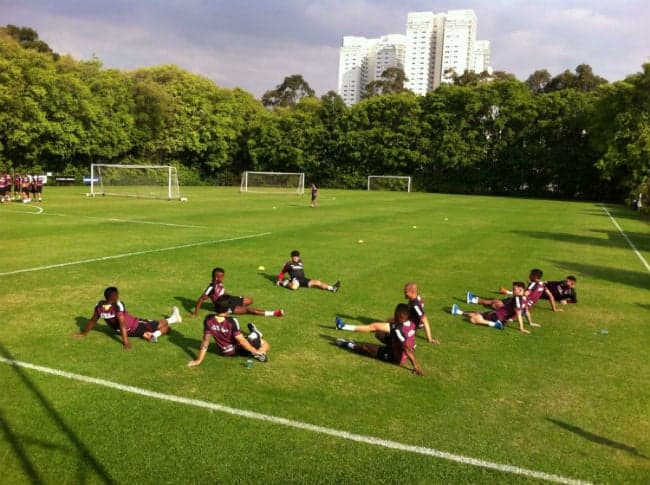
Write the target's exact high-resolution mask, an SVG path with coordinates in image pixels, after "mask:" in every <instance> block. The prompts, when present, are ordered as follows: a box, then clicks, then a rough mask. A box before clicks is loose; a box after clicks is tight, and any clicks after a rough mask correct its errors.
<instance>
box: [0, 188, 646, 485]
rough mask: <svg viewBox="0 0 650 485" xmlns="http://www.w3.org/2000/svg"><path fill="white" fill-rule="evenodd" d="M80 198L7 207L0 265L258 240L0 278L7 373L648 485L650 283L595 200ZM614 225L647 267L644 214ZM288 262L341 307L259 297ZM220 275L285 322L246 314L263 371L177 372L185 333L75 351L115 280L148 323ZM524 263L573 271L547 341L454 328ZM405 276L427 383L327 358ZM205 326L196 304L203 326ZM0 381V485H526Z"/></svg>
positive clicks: (389, 298) (163, 408)
mask: <svg viewBox="0 0 650 485" xmlns="http://www.w3.org/2000/svg"><path fill="white" fill-rule="evenodd" d="M83 192H84V189H83V188H79V187H77V188H75V187H72V188H47V189H46V191H45V194H44V195H45V197H46V200H45V202H43V203H42V204H38V205H39V206H41V207H43V208H44V212H43V213H41V214H35V212H37V209H36V207H35V206H34V205H29V206H28V205H21V204H10V205H3V206H1V207H0V214H1V215H0V217H1V218H2V234H3V235H2V248H3V252H2V256H1V259H0V261H1V262H2V264H1V269H0V272H2V273H8V272H12V271H18V270H21V269H26V268H38V267H42V266H48V265H56V264H61V263H65V262H74V261H80V260H86V259H96V258H101V257H103V256H110V255H118V254H127V253H133V252H145V251H149V250H154V249H160V248H166V247H175V246H182V245H191V244H196V243H202V242H206V241H220V240H225V239H230V238H237V237H242V236H255V235H257V234H262V233H266V232H270V233H271V234H268V235H263V236H259V237H251V238H248V239H238V240H232V241H224V242H215V243H211V244H205V245H194V246H189V247H185V248H180V249H175V250H170V251H157V252H145V253H143V254H139V255H135V256H128V257H124V258H121V259H111V260H103V261H94V262H88V263H83V264H75V265H69V266H63V267H56V268H51V269H42V270H38V271H31V272H21V273H18V274H9V275H4V276H3V277H2V280H3V289H2V291H1V292H0V355H1V356H2V357H5V358H10V359H16V360H20V361H24V362H30V363H33V364H37V365H41V366H46V367H51V368H54V369H60V370H64V371H67V372H73V373H77V374H82V375H85V376H91V377H97V378H101V379H105V380H110V381H113V382H117V383H120V384H126V385H132V386H137V387H139V388H143V389H147V390H151V391H156V392H160V393H166V394H172V395H175V396H181V397H187V398H193V399H199V400H204V401H209V402H213V403H218V404H222V405H226V406H231V407H234V408H238V409H245V410H252V411H257V412H259V413H264V414H268V415H272V416H277V417H283V418H288V419H292V420H296V421H300V422H305V423H310V424H314V425H319V426H324V427H329V428H334V429H337V430H343V431H347V432H351V433H357V434H361V435H367V436H373V437H376V438H380V439H384V440H392V441H396V442H399V443H403V444H409V445H417V446H424V447H429V448H434V449H437V450H442V451H446V452H450V453H455V454H460V455H465V456H469V457H473V458H477V459H480V460H486V461H491V462H496V463H502V464H510V465H514V466H518V467H523V468H527V469H531V470H536V471H540V472H545V473H549V474H557V475H561V476H565V477H570V478H575V479H581V480H586V481H592V482H597V483H611V484H619V483H647V482H648V478H649V477H650V439H649V437H650V387H649V386H648V382H650V364H649V362H650V359H648V350H647V349H648V345H649V343H650V327H649V326H648V321H649V320H650V319H649V316H650V311H649V310H650V303H649V302H650V274H649V273H648V272H647V270H646V269H645V267H644V266H643V264H642V263H641V261H640V260H639V259H638V257H637V256H636V255H635V254H634V252H633V251H632V250H631V249H630V247H629V245H628V243H627V242H626V241H625V239H624V238H623V237H622V236H621V235H620V233H619V232H618V230H617V229H616V227H615V226H614V225H613V223H612V221H611V220H610V219H609V217H608V216H607V215H606V214H605V213H604V211H603V210H602V208H601V207H600V206H599V205H597V204H585V203H571V202H556V201H539V200H520V199H505V198H487V197H468V196H451V195H440V194H417V193H414V194H404V193H365V192H346V191H333V190H326V189H323V190H321V198H320V207H319V208H317V209H310V208H309V207H308V206H309V201H308V197H307V196H305V197H297V196H280V195H253V194H247V195H241V194H239V193H238V192H237V191H236V190H235V189H217V188H214V189H213V188H201V189H199V188H195V189H194V188H187V189H184V194H183V195H186V196H187V197H189V202H187V203H179V202H164V201H148V200H128V199H121V198H109V197H105V198H104V197H98V198H86V197H83ZM611 211H612V214H613V215H614V217H616V218H617V221H618V222H619V224H621V226H622V227H623V229H624V230H625V231H626V233H627V234H628V236H629V237H630V239H631V240H632V241H633V243H634V244H635V245H636V247H637V248H638V250H639V251H640V253H641V254H642V255H643V256H644V257H645V259H646V260H650V231H649V229H648V223H647V221H644V220H641V219H639V218H638V217H637V214H636V213H632V212H629V211H627V210H625V209H623V208H618V207H613V208H611ZM111 219H120V220H122V221H115V220H111ZM125 220H128V221H141V222H142V221H148V222H161V223H166V224H178V225H193V226H200V227H182V226H163V225H153V224H136V223H132V222H124V221H125ZM414 225H415V226H417V228H413V226H414ZM359 239H363V241H364V243H363V244H359V243H358V240H359ZM292 249H300V250H301V253H302V256H303V260H304V262H305V267H306V273H307V276H309V277H312V278H318V279H322V280H324V281H328V282H333V281H334V280H336V279H340V280H341V281H342V289H341V291H340V292H339V293H337V294H332V293H329V292H324V291H319V290H315V289H310V290H306V289H301V290H300V291H298V292H291V291H288V290H284V289H281V288H277V287H276V286H275V285H274V284H273V282H272V281H273V280H274V278H275V275H277V273H278V272H279V270H280V268H281V266H282V264H283V263H284V262H285V261H286V260H287V259H288V256H289V252H290V251H291V250H292ZM260 265H263V266H265V267H266V270H265V271H264V272H258V271H257V268H258V266H260ZM214 266H223V267H225V269H226V283H227V284H226V288H227V289H229V291H230V292H232V293H233V294H245V295H249V296H252V297H253V298H254V299H255V304H254V306H256V307H260V308H277V307H282V308H284V309H285V311H286V316H285V317H284V318H282V319H278V318H263V317H252V318H251V320H254V321H255V322H256V324H257V325H258V326H259V327H260V328H261V329H262V330H263V332H264V334H265V338H267V340H268V341H269V342H270V344H271V347H272V348H271V351H270V353H269V356H270V362H269V363H268V364H266V365H264V364H259V363H256V364H255V365H254V367H253V369H252V370H247V369H245V368H244V366H243V359H238V358H232V359H229V358H222V357H219V356H217V355H216V354H215V353H214V350H213V347H211V350H210V352H209V353H208V355H207V356H206V358H205V360H204V362H203V364H202V365H201V366H200V367H198V368H194V369H189V368H187V367H186V366H185V364H186V363H187V362H188V361H189V360H190V359H192V358H193V357H194V356H195V355H196V353H197V351H198V346H199V342H200V340H201V336H202V331H201V321H202V318H196V319H190V318H186V320H185V321H184V322H183V323H182V324H180V325H177V326H174V327H173V331H172V332H171V333H170V335H168V336H165V337H162V338H161V340H160V343H159V344H157V345H151V344H148V343H147V342H145V341H142V340H138V339H133V340H132V342H133V349H132V350H131V351H130V352H124V351H122V349H121V345H120V343H119V341H118V340H116V339H115V338H114V336H113V335H111V334H110V332H108V331H107V330H106V329H107V327H106V326H105V325H103V324H102V325H100V326H98V327H97V330H96V331H93V332H91V333H90V334H89V335H88V336H87V337H86V338H85V339H75V338H72V337H71V336H70V335H71V334H72V333H74V332H75V331H78V329H79V328H80V326H83V325H84V324H85V322H86V320H87V318H88V317H89V316H90V315H91V312H92V309H93V306H94V304H95V303H96V302H97V300H99V299H100V298H101V295H102V291H103V289H104V288H105V287H106V286H109V285H116V286H118V287H119V288H120V293H121V297H122V300H123V301H124V302H125V303H126V305H127V308H128V309H129V311H130V312H131V313H133V314H135V315H137V316H141V317H147V318H161V317H162V316H163V315H165V314H166V313H167V312H168V311H169V309H170V308H171V306H172V305H178V306H179V307H181V309H182V313H183V315H184V316H186V315H187V313H188V311H190V310H191V308H192V307H193V305H194V302H195V301H196V299H197V297H198V296H199V294H200V293H201V291H203V289H204V288H205V286H206V284H207V283H208V282H209V280H210V270H211V268H212V267H214ZM532 267H541V268H542V269H543V270H544V272H545V277H546V278H549V279H561V278H563V277H564V276H566V275H567V274H575V275H576V276H577V278H578V287H577V289H578V296H579V300H580V303H579V304H578V305H575V306H567V307H563V308H564V311H563V312H562V313H552V312H551V311H550V310H549V308H548V304H547V303H546V302H540V304H539V305H538V306H537V307H536V308H535V309H534V315H535V319H536V320H537V321H539V322H541V323H542V325H543V326H542V328H540V329H533V333H532V334H531V335H523V334H520V333H519V332H518V331H516V330H515V329H514V327H512V326H511V327H510V328H508V329H506V330H505V331H503V332H499V331H495V330H491V329H487V328H481V327H476V326H472V325H469V324H468V323H466V322H464V321H463V320H462V319H460V318H459V317H453V316H451V315H450V314H449V312H448V309H449V307H450V306H451V304H452V303H459V304H460V306H461V307H462V308H464V307H467V305H465V304H464V303H463V302H462V300H464V295H465V291H466V290H468V289H471V290H473V291H475V292H476V293H477V294H480V295H485V296H493V295H494V294H495V291H496V290H497V289H498V288H499V287H500V286H503V285H508V284H509V283H510V282H512V281H513V280H515V279H524V278H525V277H526V275H527V274H528V271H529V269H530V268H532ZM407 281H416V282H417V283H418V284H419V287H420V291H421V293H422V295H423V297H424V298H425V302H426V309H427V313H428V315H429V319H430V321H431V323H432V330H433V334H434V336H436V337H437V338H439V339H440V340H441V341H442V345H440V346H432V345H429V344H427V343H426V341H425V340H424V338H423V337H422V336H421V335H419V336H418V348H417V351H416V355H417V357H418V360H419V361H420V363H421V365H422V367H423V369H424V371H425V374H426V375H425V376H424V377H423V378H418V377H415V376H413V375H411V374H410V373H409V372H408V370H407V369H406V368H399V367H396V366H391V365H388V364H384V363H381V362H379V361H375V360H372V359H368V358H363V357H361V356H358V355H355V354H352V353H349V352H346V351H344V350H342V349H339V348H337V347H336V346H334V345H332V341H333V339H334V338H336V337H338V336H340V332H337V331H335V330H334V329H333V320H334V316H335V315H337V314H338V315H343V316H345V317H346V318H347V319H348V320H349V321H350V322H352V323H365V322H368V321H371V320H375V319H384V318H386V317H388V316H389V315H390V314H391V313H392V310H393V308H394V306H395V304H396V303H398V302H400V301H403V295H402V288H403V285H404V283H405V282H407ZM209 312H210V306H209V305H208V303H207V302H206V303H205V304H204V306H203V309H202V312H201V317H203V316H204V315H206V314H208V313H209ZM240 321H241V322H242V323H245V322H246V321H248V319H247V318H245V317H243V318H241V319H240ZM602 329H607V331H608V333H607V334H602V333H601V330H602ZM346 336H348V337H349V336H351V334H348V333H346ZM358 340H367V341H370V342H371V341H373V337H372V335H361V336H360V337H359V339H358ZM0 382H2V387H3V392H2V393H1V394H0V426H1V430H2V432H0V470H2V479H1V481H2V482H3V483H12V484H14V483H103V482H118V483H154V482H155V483H211V482H217V483H261V482H268V483H306V482H307V483H324V484H325V483H327V484H329V483H372V482H375V483H455V484H458V483H500V484H502V483H538V482H539V481H538V480H535V479H531V478H526V477H523V476H520V475H514V474H510V473H506V472H502V471H495V470H487V469H483V468H478V467H474V466H470V465H463V464H460V463H456V462H452V461H447V460H443V459H439V458H433V457H428V456H422V455H416V454H412V453H409V452H404V451H396V450H391V449H387V448H382V447H378V446H372V445H367V444H359V443H355V442H351V441H346V440H344V439H341V438H335V437H331V436H326V435H320V434H316V433H313V432H310V431H303V430H298V429H293V428H287V427H284V426H280V425H277V424H272V423H266V422H261V421H255V420H251V419H247V418H243V417H237V416H232V415H227V414H223V413H220V412H215V411H210V410H206V409H201V408H196V407H192V406H187V405H182V404H177V403H172V402H166V401H161V400H157V399H152V398H149V397H144V396H138V395H134V394H129V393H125V392H121V391H118V390H114V389H109V388H105V387H101V386H97V385H94V384H88V383H81V382H77V381H72V380H68V379H65V378H62V377H55V376H52V375H48V374H44V373H41V372H37V371H34V370H29V369H22V368H14V367H12V366H9V365H6V364H2V365H0Z"/></svg>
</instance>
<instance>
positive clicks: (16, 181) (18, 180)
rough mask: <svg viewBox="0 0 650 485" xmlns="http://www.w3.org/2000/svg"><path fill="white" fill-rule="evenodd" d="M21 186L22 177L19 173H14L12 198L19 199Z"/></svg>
mask: <svg viewBox="0 0 650 485" xmlns="http://www.w3.org/2000/svg"><path fill="white" fill-rule="evenodd" d="M22 186H23V178H22V176H21V175H20V174H18V175H16V174H15V173H14V199H15V200H20V199H21V193H22Z"/></svg>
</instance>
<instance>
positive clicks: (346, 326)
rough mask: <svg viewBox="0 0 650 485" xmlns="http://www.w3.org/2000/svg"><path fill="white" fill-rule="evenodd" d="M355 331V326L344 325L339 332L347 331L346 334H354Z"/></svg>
mask: <svg viewBox="0 0 650 485" xmlns="http://www.w3.org/2000/svg"><path fill="white" fill-rule="evenodd" d="M356 329H357V326H356V325H350V324H349V323H346V324H345V325H343V327H342V328H341V330H347V331H348V332H354V331H355V330H356Z"/></svg>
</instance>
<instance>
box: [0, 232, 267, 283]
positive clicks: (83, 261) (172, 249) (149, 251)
mask: <svg viewBox="0 0 650 485" xmlns="http://www.w3.org/2000/svg"><path fill="white" fill-rule="evenodd" d="M269 234H271V233H270V232H261V233H259V234H251V235H249V236H239V237H230V238H227V239H215V240H213V241H202V242H197V243H190V244H182V245H180V246H170V247H166V248H158V249H147V250H146V251H136V252H133V253H124V254H114V255H113V256H103V257H101V258H93V259H82V260H80V261H69V262H67V263H59V264H50V265H47V266H37V267H35V268H25V269H18V270H15V271H7V272H5V273H0V276H6V275H12V274H18V273H29V272H32V271H42V270H44V269H53V268H63V267H64V266H74V265H77V264H86V263H95V262H97V261H108V260H111V259H120V258H128V257H130V256H139V255H141V254H149V253H158V252H163V251H174V250H175V249H184V248H193V247H196V246H207V245H208V244H219V243H224V242H230V241H239V240H242V239H252V238H255V237H262V236H268V235H269Z"/></svg>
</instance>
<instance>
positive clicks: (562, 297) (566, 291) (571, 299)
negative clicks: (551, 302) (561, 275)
mask: <svg viewBox="0 0 650 485" xmlns="http://www.w3.org/2000/svg"><path fill="white" fill-rule="evenodd" d="M576 282H577V280H576V277H575V276H571V275H569V276H567V277H566V278H565V279H564V280H563V281H547V282H546V287H547V288H548V289H549V291H550V292H551V294H552V295H553V298H555V301H559V302H560V303H561V304H562V305H566V304H567V303H578V294H577V293H576ZM542 298H544V299H549V298H548V296H546V295H543V296H542Z"/></svg>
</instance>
